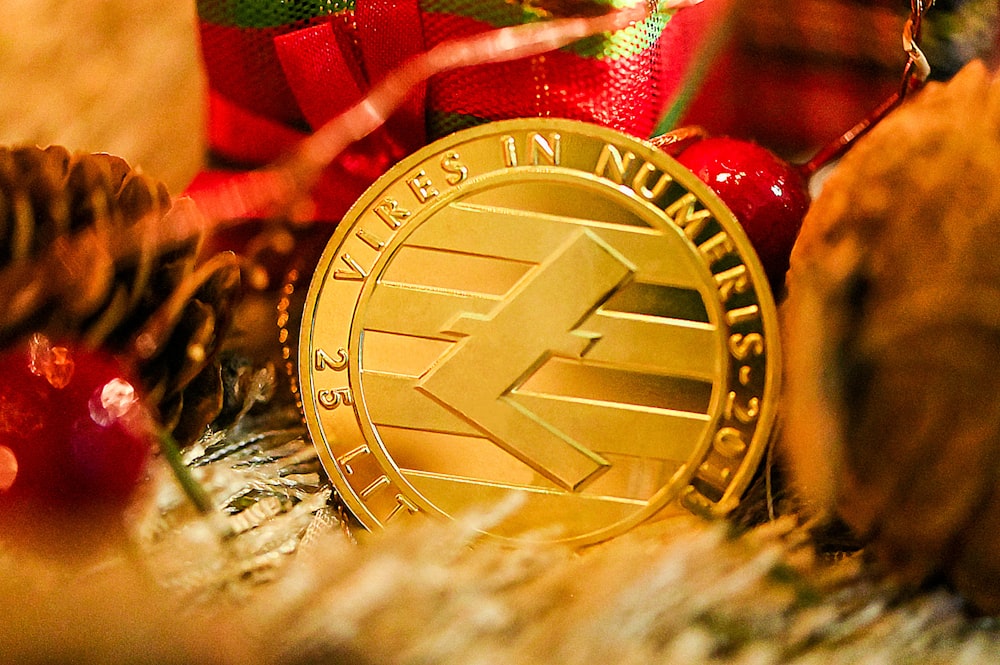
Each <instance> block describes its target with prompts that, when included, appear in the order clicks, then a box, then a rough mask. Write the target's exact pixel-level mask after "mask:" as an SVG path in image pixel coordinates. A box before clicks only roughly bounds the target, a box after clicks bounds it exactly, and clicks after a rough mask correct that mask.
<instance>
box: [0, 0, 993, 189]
mask: <svg viewBox="0 0 1000 665" xmlns="http://www.w3.org/2000/svg"><path fill="white" fill-rule="evenodd" d="M997 4H998V2H997V0H965V1H962V0H951V1H948V0H938V2H937V3H936V4H935V6H934V8H933V10H932V11H930V12H929V13H928V17H929V19H933V20H931V21H930V22H929V24H928V25H925V30H924V33H925V34H924V45H925V47H926V50H927V51H928V54H929V55H930V56H931V60H932V63H934V64H935V73H936V74H937V75H939V76H946V75H948V74H950V73H951V72H952V71H953V70H954V69H955V68H956V67H957V66H958V65H959V64H960V63H961V62H963V61H964V60H967V59H969V57H972V56H973V55H975V54H977V53H980V52H983V51H984V50H985V47H984V46H983V45H984V44H993V43H995V32H996V16H997ZM730 9H732V10H733V11H734V14H733V16H732V23H731V24H730V28H731V31H730V36H731V39H730V41H729V42H728V46H727V47H726V48H725V49H723V51H722V52H721V54H720V55H719V57H718V58H716V59H714V60H713V61H712V67H711V69H710V71H709V72H708V75H707V78H706V80H705V83H704V86H703V87H702V88H701V94H699V95H698V97H697V99H696V100H695V102H694V104H693V106H692V107H691V108H690V112H689V113H688V115H687V116H686V118H685V122H688V123H698V124H702V125H703V126H705V127H706V128H707V129H709V131H711V132H713V133H724V134H730V135H736V136H740V137H743V138H753V139H756V140H758V141H759V142H761V143H763V144H764V145H767V146H768V147H771V148H773V149H775V150H776V151H778V152H779V153H781V154H783V155H784V156H786V157H792V158H799V159H804V158H805V157H808V156H809V155H810V154H812V153H813V152H814V151H815V150H816V149H817V147H818V146H820V145H822V144H823V143H825V142H826V141H829V140H831V139H833V138H835V137H836V136H838V135H839V134H840V133H841V132H843V131H844V130H846V129H847V128H849V127H850V126H851V125H853V124H854V123H855V122H856V121H857V120H860V119H861V118H863V117H865V116H866V115H867V114H868V112H869V111H871V109H873V108H874V107H875V106H876V105H877V104H878V103H880V102H881V101H882V100H883V99H885V98H886V97H887V96H888V95H890V94H891V93H892V92H893V91H894V90H895V89H896V88H897V87H898V84H899V80H900V75H901V71H902V66H903V63H904V62H905V58H904V56H903V54H902V50H901V38H900V35H901V32H902V27H903V24H904V22H905V19H906V16H907V15H908V13H909V11H910V5H909V2H908V1H907V0H753V1H752V2H750V1H748V0H743V1H739V0H737V1H736V2H732V1H731V0H705V2H704V3H703V5H701V6H699V7H696V8H694V9H690V10H686V11H684V12H682V13H681V14H680V15H678V17H677V18H675V19H674V21H672V22H671V26H670V28H669V29H670V33H669V36H668V38H669V39H671V40H674V42H675V47H677V48H682V49H687V50H689V51H691V50H695V49H696V48H697V46H698V44H699V43H700V40H701V39H702V38H703V37H704V35H705V34H706V33H710V32H711V31H712V27H713V26H717V25H718V24H719V21H720V20H721V18H720V17H721V16H723V15H725V13H726V12H727V11H729V10H730ZM197 25H198V24H197V15H196V6H195V0H189V1H184V0H173V1H169V2H164V1H162V0H78V1H76V2H59V1H56V0H4V2H3V9H0V143H4V144H16V143H35V144H42V145H45V144H48V143H61V144H64V145H66V146H68V147H70V148H73V149H82V150H88V151H108V152H112V153H115V154H119V155H121V156H123V157H125V158H126V159H128V160H129V161H130V162H132V163H133V164H134V165H139V166H140V167H141V168H143V169H144V170H145V171H146V172H147V173H150V174H151V175H154V176H155V177H158V178H160V179H161V180H163V181H165V182H166V184H167V185H168V186H169V187H170V189H171V191H174V192H177V191H180V190H181V189H182V188H183V187H184V186H185V185H186V184H187V183H188V182H189V181H190V179H191V178H192V177H193V175H194V174H195V173H196V172H197V171H198V169H199V167H200V165H201V164H202V160H203V155H204V144H205V138H204V137H205V130H204V122H205V108H204V107H205V102H204V99H205V86H206V83H205V76H204V73H203V71H202V67H201V63H200V56H199V46H198V27H197ZM680 74H681V73H680V72H679V77H680Z"/></svg>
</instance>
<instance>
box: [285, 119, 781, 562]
mask: <svg viewBox="0 0 1000 665" xmlns="http://www.w3.org/2000/svg"><path fill="white" fill-rule="evenodd" d="M540 122H541V121H534V123H535V125H538V123H540ZM523 124H524V123H523V122H521V123H518V122H512V123H498V125H502V127H499V128H497V127H493V126H490V127H488V128H479V129H478V130H472V131H471V132H466V133H464V134H459V135H458V136H457V137H453V138H452V139H450V140H448V139H446V141H449V142H448V143H447V144H446V145H443V146H442V145H437V146H436V147H435V146H431V147H430V148H429V149H427V150H425V151H424V152H425V153H427V154H423V153H422V154H421V155H418V156H416V157H414V158H411V160H410V162H408V163H404V164H403V165H401V167H399V168H397V170H396V171H395V172H394V173H391V174H390V176H393V177H387V178H386V181H385V182H382V181H380V183H377V184H376V186H375V187H374V188H373V191H370V192H369V194H368V195H367V198H366V199H363V200H362V201H361V202H359V204H358V205H357V206H356V207H355V209H354V212H353V215H354V216H353V217H352V218H350V219H352V220H353V223H352V224H351V225H350V226H349V227H347V228H345V229H342V230H341V232H340V233H338V236H337V237H335V238H334V240H333V241H331V247H329V248H328V250H327V253H326V254H325V255H324V259H323V260H322V261H321V269H322V273H321V274H318V275H317V278H316V279H315V280H314V283H313V285H312V287H311V289H310V297H309V298H308V299H307V317H306V320H305V321H304V322H303V335H302V339H303V352H302V354H301V358H302V359H303V360H305V361H307V362H308V365H307V369H308V371H305V372H303V377H302V384H303V386H304V393H305V394H304V395H303V397H304V400H303V401H304V404H305V406H304V408H305V410H306V416H307V421H308V422H309V424H310V432H311V433H312V434H313V436H314V439H316V440H317V445H318V446H319V447H320V451H321V453H324V454H323V455H322V456H323V457H324V461H325V462H327V463H328V469H330V470H331V477H332V478H333V480H334V481H335V482H336V483H337V484H338V487H339V488H340V489H341V493H342V494H343V495H344V498H345V502H346V503H347V505H348V506H349V507H350V508H351V510H352V512H354V513H355V514H356V515H357V516H358V517H359V519H360V520H361V521H362V522H363V523H364V524H366V525H367V526H369V527H375V526H381V525H383V524H385V523H387V522H389V521H394V520H398V519H403V518H404V517H405V518H410V517H412V516H418V515H439V516H445V517H457V516H459V515H461V514H462V513H463V512H465V511H467V510H469V509H471V508H473V507H477V506H481V507H488V506H490V505H493V504H496V503H499V502H501V501H503V500H504V499H505V498H508V497H510V495H512V494H514V495H517V496H518V497H520V499H521V502H520V507H519V508H518V509H517V510H516V512H515V514H514V515H512V516H511V517H510V518H509V519H507V520H506V521H504V522H503V523H502V524H501V525H498V526H497V527H496V528H494V529H491V533H493V534H494V535H498V536H502V537H506V538H521V537H526V535H527V534H532V533H534V534H536V535H537V532H539V531H540V532H543V533H546V534H548V536H549V537H552V538H555V539H558V540H567V541H571V542H579V543H584V542H593V541H595V540H600V539H602V538H606V537H609V536H612V535H614V534H615V533H619V532H621V531H623V530H625V529H627V528H629V527H631V526H634V525H635V524H638V523H639V522H641V521H644V520H646V519H649V518H650V517H652V516H653V515H655V514H663V513H664V512H667V513H669V512H672V511H681V510H690V509H694V510H699V509H704V510H708V511H716V512H723V511H724V510H725V509H726V508H728V507H731V504H732V503H733V502H734V501H735V500H737V499H738V495H739V493H740V492H741V491H742V489H743V487H745V485H746V482H747V481H748V479H749V475H750V474H751V473H752V471H753V467H754V466H755V465H756V463H757V461H758V459H759V456H760V455H759V451H760V449H761V448H762V446H763V442H765V441H766V431H765V430H766V429H767V428H766V427H763V428H762V427H761V425H762V424H763V425H769V424H770V418H771V415H770V408H769V407H767V406H766V405H767V403H768V400H770V399H771V394H772V392H773V390H774V387H773V383H774V378H773V373H774V370H773V367H774V362H775V357H774V356H775V353H774V351H773V349H772V343H771V342H770V338H771V337H772V336H773V330H771V327H772V326H773V321H772V320H771V319H772V317H773V313H772V312H771V310H773V303H772V302H771V301H770V295H769V294H768V293H766V285H765V282H764V280H763V279H762V278H756V276H757V275H760V274H761V273H760V270H759V266H758V265H757V264H756V258H755V257H752V255H748V254H747V252H748V249H747V247H746V245H745V238H743V237H742V235H741V231H740V230H739V229H738V228H730V226H729V225H730V224H732V220H731V215H729V213H728V211H726V210H725V209H724V208H719V204H718V202H717V201H716V200H714V199H709V198H708V197H709V196H710V195H707V194H706V193H705V192H704V191H703V190H701V189H700V188H699V185H698V184H696V183H694V182H688V180H690V178H689V177H688V176H689V174H686V173H685V172H683V170H682V169H680V167H678V166H676V164H674V163H673V162H672V160H669V158H667V157H666V156H665V155H661V154H659V153H655V151H653V150H652V149H651V148H649V147H647V146H644V145H643V144H639V143H638V142H634V141H632V140H631V139H627V138H625V137H621V136H620V135H617V134H615V133H613V132H607V131H606V130H599V129H597V128H593V127H589V126H586V125H582V126H581V125H579V124H578V123H569V122H564V121H557V122H556V127H557V128H558V129H559V130H560V131H559V132H554V131H549V132H548V133H540V132H531V131H527V130H526V129H522V125H523ZM505 130H506V131H505ZM512 130H517V131H512ZM579 132H584V135H583V136H582V137H580V136H573V134H574V133H579ZM567 136H573V138H574V139H575V140H574V141H573V142H570V141H569V140H568V139H567ZM609 139H613V140H609ZM431 148H433V150H431ZM400 173H402V175H400ZM684 179H687V180H684ZM682 180H684V181H683V182H682ZM692 192H694V193H692ZM703 197H704V198H705V199H706V200H707V203H706V201H703V200H702V198H703ZM720 217H721V218H722V220H721V221H720V219H719V218H720ZM759 290H764V291H765V293H764V296H763V297H764V301H765V303H766V304H765V305H764V308H762V307H761V295H760V292H759ZM765 310H766V311H765ZM310 313H311V316H310ZM303 364H305V363H303ZM310 395H312V399H309V396H310Z"/></svg>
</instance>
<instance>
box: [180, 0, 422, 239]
mask: <svg viewBox="0 0 1000 665" xmlns="http://www.w3.org/2000/svg"><path fill="white" fill-rule="evenodd" d="M273 47H274V52H275V53H276V55H277V62H278V64H279V65H280V69H281V73H282V74H283V78H284V82H285V83H286V84H287V86H288V88H289V89H290V90H291V92H292V97H293V98H294V100H295V102H296V103H297V105H298V108H299V111H301V114H302V116H303V117H304V118H305V120H306V122H307V123H308V125H309V127H310V129H313V130H315V129H318V128H319V127H321V126H322V125H324V124H325V123H326V122H327V121H329V120H330V119H332V118H333V117H335V116H336V115H338V114H340V113H341V112H343V111H344V110H346V109H348V108H350V107H351V106H353V105H354V104H356V103H357V102H359V101H360V100H361V99H362V98H363V97H364V95H365V93H366V92H367V90H368V88H369V87H370V84H371V83H374V82H376V81H378V80H379V79H380V78H382V77H383V76H384V75H385V74H386V73H388V72H389V71H391V70H393V69H395V68H396V67H398V66H400V65H402V64H403V63H404V62H405V61H406V60H407V59H409V58H410V57H412V56H413V55H416V54H418V53H420V52H422V51H423V50H424V37H423V32H422V28H421V17H420V8H419V4H418V2H417V0H406V1H405V2H400V1H398V0H358V1H357V3H356V6H355V10H354V27H353V33H352V34H348V28H347V24H346V22H333V21H324V22H322V23H318V24H313V25H310V26H307V27H304V28H301V29H298V30H294V31H291V32H286V33H282V34H278V35H277V36H275V37H274V38H273ZM355 49H360V59H359V58H358V55H359V54H357V53H356V52H355ZM360 63H363V68H362V65H361V64H360ZM425 97H426V86H421V87H420V88H419V89H418V90H417V91H416V92H415V93H414V94H412V95H411V96H410V97H409V98H408V100H407V102H406V104H405V105H404V106H403V108H402V109H400V111H399V112H397V113H396V114H395V115H393V117H392V118H390V119H389V121H388V122H387V123H386V124H385V125H384V126H383V127H382V128H380V129H379V130H378V131H376V132H375V133H373V134H372V135H370V136H368V137H367V138H366V139H364V140H362V141H360V142H358V143H357V144H355V145H353V146H351V147H350V148H349V149H348V150H347V151H345V152H344V153H343V154H342V155H341V157H340V158H339V159H338V160H337V161H336V162H335V163H334V164H332V165H331V166H330V168H328V169H327V170H326V172H325V173H324V175H323V178H322V179H321V180H320V182H319V183H317V185H316V187H315V189H314V196H313V198H314V201H315V203H316V210H315V212H314V217H315V218H316V219H318V220H328V221H333V222H336V221H339V220H340V218H341V216H342V215H343V214H344V212H345V211H346V210H347V208H348V207H350V205H351V204H352V203H353V202H354V201H355V200H356V199H357V198H358V196H360V195H361V193H362V192H363V191H364V190H365V188H367V187H368V185H370V184H371V183H372V182H374V181H375V180H376V179H377V178H378V177H379V176H380V175H381V174H382V173H384V172H385V171H387V170H388V169H389V168H390V167H391V166H392V165H393V164H395V163H396V162H398V161H399V160H400V159H402V158H403V157H404V156H406V155H408V154H409V153H411V152H413V151H414V150H416V149H417V148H419V147H421V146H423V145H424V143H425V142H426V129H425V120H424V101H425ZM209 104H210V108H209V115H210V117H211V124H210V143H211V145H212V146H213V148H215V149H216V150H217V151H218V152H219V153H220V154H222V155H224V156H225V157H226V158H228V159H231V160H235V161H239V162H246V163H248V164H253V165H261V164H265V163H268V162H271V161H274V160H275V159H277V158H278V157H280V156H282V155H283V154H285V153H287V152H289V151H290V150H291V149H292V148H293V147H294V146H295V145H296V144H297V143H298V142H299V141H300V140H302V139H303V138H305V136H306V132H304V131H300V130H297V129H295V128H293V127H291V126H289V125H288V124H285V123H284V122H281V121H279V120H276V119H273V118H269V117H265V116H263V115H259V114H257V113H254V112H253V111H250V110H248V109H246V108H244V107H243V106H241V105H239V104H237V103H235V102H233V101H231V100H229V99H228V98H227V97H226V96H224V95H222V94H219V93H217V92H216V91H215V90H213V91H211V92H210V95H209ZM219 177H225V176H223V175H222V174H213V173H203V174H201V175H200V176H199V178H198V179H197V180H196V182H195V183H193V184H192V186H191V188H190V189H189V191H191V192H196V191H198V190H200V189H203V188H206V187H211V186H212V185H213V184H215V183H216V182H218V179H219Z"/></svg>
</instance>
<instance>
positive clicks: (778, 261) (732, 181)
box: [677, 137, 809, 293]
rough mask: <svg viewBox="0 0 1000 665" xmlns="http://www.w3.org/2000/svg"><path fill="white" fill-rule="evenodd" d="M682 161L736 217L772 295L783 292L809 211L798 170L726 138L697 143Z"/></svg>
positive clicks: (759, 148)
mask: <svg viewBox="0 0 1000 665" xmlns="http://www.w3.org/2000/svg"><path fill="white" fill-rule="evenodd" d="M677 161H679V162H680V163H681V164H683V165H684V166H686V167H687V168H688V169H690V170H691V171H692V172H694V173H695V175H697V176H698V177H699V178H700V179H701V180H702V181H703V182H705V183H706V184H707V185H708V186H709V187H711V188H712V190H713V191H714V192H715V193H716V194H717V195H718V196H719V198H720V199H722V201H723V203H725V204H726V206H727V207H728V208H729V209H730V210H731V211H732V212H733V215H735V216H736V219H737V220H738V221H739V222H740V224H741V225H742V226H743V230H744V231H745V232H746V234H747V236H748V237H749V239H750V243H751V244H752V245H753V247H754V249H755V250H756V252H757V255H758V256H759V257H760V260H761V263H763V264H764V270H765V272H766V273H767V278H768V281H769V282H770V283H771V288H772V290H774V292H775V293H778V292H780V290H781V288H782V286H783V284H784V280H785V273H786V272H787V271H788V257H789V255H790V254H791V251H792V245H793V244H795V238H796V236H797V235H798V233H799V228H800V227H801V226H802V219H803V218H804V217H805V214H806V211H807V210H808V208H809V192H808V185H807V182H806V179H805V178H804V177H803V176H802V174H801V173H800V172H799V170H798V169H797V168H796V167H795V166H792V165H791V164H789V163H788V162H786V161H784V160H783V159H781V158H779V157H778V156H776V155H775V154H774V153H772V152H771V151H769V150H767V149H766V148H764V147H762V146H760V145H757V144H756V143H751V142H749V141H741V140H738V139H732V138H726V137H714V138H707V139H703V140H701V141H696V142H694V143H692V144H691V145H689V146H687V147H686V148H685V149H683V151H681V152H680V154H679V155H677Z"/></svg>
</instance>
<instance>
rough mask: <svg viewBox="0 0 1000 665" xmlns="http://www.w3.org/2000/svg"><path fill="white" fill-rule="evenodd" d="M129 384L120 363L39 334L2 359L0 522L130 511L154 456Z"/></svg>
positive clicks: (4, 355) (0, 385) (0, 378)
mask: <svg viewBox="0 0 1000 665" xmlns="http://www.w3.org/2000/svg"><path fill="white" fill-rule="evenodd" d="M132 385H133V382H132V381H131V380H130V378H129V376H128V372H127V371H125V368H123V367H122V366H121V364H120V363H119V362H118V361H117V360H116V359H115V358H114V357H112V356H109V355H107V354H104V353H100V352H95V351H84V350H72V351H70V350H67V349H65V348H64V347H51V346H49V345H48V343H47V341H46V340H45V338H43V337H40V336H36V337H35V338H33V340H32V342H31V343H30V344H29V345H25V346H23V347H19V348H17V349H12V350H8V351H6V352H4V353H3V354H2V355H0V523H2V522H7V523H9V522H10V521H15V522H21V523H24V522H25V521H26V520H27V519H28V518H30V519H31V520H34V521H38V520H44V518H45V516H46V515H49V516H52V517H56V518H59V519H64V518H72V517H73V516H74V515H92V514H94V513H95V512H99V511H106V510H109V509H110V510H112V511H113V510H120V509H121V508H123V507H124V505H125V502H126V501H127V500H128V499H129V497H130V496H131V495H132V492H133V490H134V489H135V487H136V485H137V483H138V481H139V478H140V477H141V475H142V473H143V471H144V468H145V463H146V460H147V456H148V454H149V451H150V442H149V439H148V437H147V436H146V434H145V429H146V428H144V427H141V426H137V425H139V424H140V423H141V418H142V409H141V408H139V404H138V399H137V396H136V394H135V391H134V389H133V388H132ZM0 528H2V527H0Z"/></svg>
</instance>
